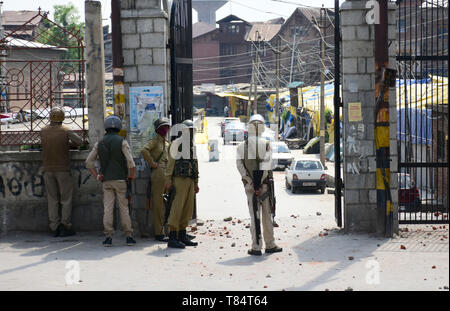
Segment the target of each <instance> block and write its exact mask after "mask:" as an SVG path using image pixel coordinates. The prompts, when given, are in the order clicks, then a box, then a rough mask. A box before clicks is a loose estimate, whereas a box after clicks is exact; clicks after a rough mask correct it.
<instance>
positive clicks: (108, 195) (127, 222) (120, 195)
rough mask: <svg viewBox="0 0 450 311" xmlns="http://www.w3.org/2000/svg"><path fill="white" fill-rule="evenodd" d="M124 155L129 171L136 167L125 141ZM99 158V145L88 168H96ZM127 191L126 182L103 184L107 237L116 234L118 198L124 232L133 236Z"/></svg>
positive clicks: (113, 181) (104, 220) (92, 153)
mask: <svg viewBox="0 0 450 311" xmlns="http://www.w3.org/2000/svg"><path fill="white" fill-rule="evenodd" d="M122 153H123V155H124V156H125V158H126V165H127V167H128V169H130V168H133V167H135V166H136V165H135V163H134V160H133V156H132V155H131V151H130V146H129V144H128V142H127V141H126V140H125V139H124V140H123V143H122ZM97 158H98V143H96V144H95V145H94V148H93V149H92V151H91V152H90V153H89V156H88V158H87V159H86V168H88V169H90V168H95V161H96V160H97ZM126 191H127V184H126V180H108V181H104V182H103V206H104V216H103V226H104V233H105V235H106V236H107V237H112V235H113V233H114V225H113V220H114V202H115V199H116V198H117V203H118V205H119V211H120V219H121V222H122V231H123V232H124V233H125V234H126V235H127V236H131V235H132V233H133V229H132V226H131V219H130V215H129V211H128V200H127V198H126V197H125V195H126Z"/></svg>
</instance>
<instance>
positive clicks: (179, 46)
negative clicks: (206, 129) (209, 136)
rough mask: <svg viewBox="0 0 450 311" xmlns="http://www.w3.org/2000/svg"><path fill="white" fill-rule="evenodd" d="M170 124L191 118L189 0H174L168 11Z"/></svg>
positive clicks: (191, 78) (190, 21) (190, 8)
mask: <svg viewBox="0 0 450 311" xmlns="http://www.w3.org/2000/svg"><path fill="white" fill-rule="evenodd" d="M170 62H171V105H170V114H171V116H172V124H177V123H181V122H183V121H184V120H186V119H192V117H193V86H192V83H193V73H192V64H193V61H192V0H174V1H173V3H172V7H171V12H170Z"/></svg>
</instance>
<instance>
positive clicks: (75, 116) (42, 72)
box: [0, 9, 87, 146]
mask: <svg viewBox="0 0 450 311" xmlns="http://www.w3.org/2000/svg"><path fill="white" fill-rule="evenodd" d="M80 31H81V29H78V31H77V32H72V31H70V30H67V29H64V28H62V27H61V26H59V25H57V24H56V23H54V22H53V21H51V20H49V19H48V18H47V13H46V12H42V11H41V10H40V9H39V12H38V14H36V15H35V16H34V17H32V18H31V19H30V20H29V21H27V22H26V23H25V24H23V25H22V26H20V27H18V28H16V29H14V30H9V31H8V33H6V35H5V36H3V37H2V38H1V40H0V88H1V90H0V93H1V96H0V115H1V117H2V119H1V126H0V146H20V145H35V144H40V135H39V132H40V130H41V128H43V127H44V126H45V125H47V124H48V123H49V119H48V117H49V112H50V109H51V108H52V107H54V106H60V107H63V108H64V110H65V113H66V119H65V121H64V124H65V125H66V126H67V127H69V128H70V129H72V130H73V131H75V132H77V133H78V134H79V135H80V136H82V137H83V139H84V140H85V139H86V137H87V132H86V128H85V121H86V120H85V119H84V117H85V112H86V114H87V111H85V103H84V88H85V83H84V46H83V41H82V35H81V34H80Z"/></svg>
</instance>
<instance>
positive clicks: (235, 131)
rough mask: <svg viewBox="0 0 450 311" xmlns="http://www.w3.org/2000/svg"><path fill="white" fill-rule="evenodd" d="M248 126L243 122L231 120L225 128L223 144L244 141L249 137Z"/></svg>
mask: <svg viewBox="0 0 450 311" xmlns="http://www.w3.org/2000/svg"><path fill="white" fill-rule="evenodd" d="M247 135H248V134H247V127H246V125H245V123H242V122H230V123H228V124H227V125H225V129H224V130H223V144H224V145H226V144H227V143H229V142H237V141H244V140H245V139H246V138H247Z"/></svg>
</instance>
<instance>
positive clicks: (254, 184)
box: [236, 114, 282, 256]
mask: <svg viewBox="0 0 450 311" xmlns="http://www.w3.org/2000/svg"><path fill="white" fill-rule="evenodd" d="M264 123H265V122H264V118H263V117H262V116H261V115H259V114H256V115H253V116H252V117H251V118H250V121H249V125H248V139H247V140H246V141H244V142H242V143H241V144H239V146H238V148H237V160H236V164H237V168H238V171H239V173H240V174H241V176H242V182H243V184H244V189H245V194H246V195H247V202H248V208H249V212H250V218H251V221H250V232H251V235H252V249H250V250H249V251H248V254H249V255H255V256H261V255H262V252H261V249H262V238H261V222H262V227H263V229H264V242H265V244H266V253H276V252H281V251H282V248H280V247H278V246H277V245H276V244H275V237H274V235H273V222H272V209H271V205H270V200H269V187H268V182H269V181H268V177H269V176H270V175H271V174H272V167H271V165H272V164H271V158H272V155H271V148H270V142H269V141H267V140H266V139H264V138H263V137H261V134H262V133H263V132H264V129H265V125H264ZM261 214H262V219H261ZM261 220H262V221H261Z"/></svg>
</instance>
